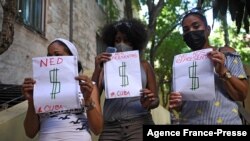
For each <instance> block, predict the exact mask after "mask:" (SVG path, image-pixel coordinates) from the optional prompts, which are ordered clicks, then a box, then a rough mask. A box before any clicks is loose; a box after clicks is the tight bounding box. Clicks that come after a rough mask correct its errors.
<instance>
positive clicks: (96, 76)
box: [91, 67, 102, 83]
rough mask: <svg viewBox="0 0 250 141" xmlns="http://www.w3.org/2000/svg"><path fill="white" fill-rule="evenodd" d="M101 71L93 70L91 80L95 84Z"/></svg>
mask: <svg viewBox="0 0 250 141" xmlns="http://www.w3.org/2000/svg"><path fill="white" fill-rule="evenodd" d="M101 71H102V69H101V68H100V67H95V70H94V72H93V74H92V78H91V80H92V81H95V82H96V83H98V80H99V77H100V74H101Z"/></svg>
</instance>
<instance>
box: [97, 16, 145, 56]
mask: <svg viewBox="0 0 250 141" xmlns="http://www.w3.org/2000/svg"><path fill="white" fill-rule="evenodd" d="M118 31H119V32H121V33H123V34H125V35H126V36H127V38H128V41H129V42H130V43H131V45H132V47H133V50H139V51H141V50H143V48H144V47H145V46H146V44H147V41H148V35H147V30H146V26H145V25H144V24H143V23H142V22H141V21H140V20H138V19H122V20H120V21H116V22H113V23H111V24H107V25H105V26H104V28H103V30H102V37H101V38H102V40H103V42H104V43H105V44H106V45H107V46H112V47H113V46H114V44H115V36H116V34H117V32H118Z"/></svg>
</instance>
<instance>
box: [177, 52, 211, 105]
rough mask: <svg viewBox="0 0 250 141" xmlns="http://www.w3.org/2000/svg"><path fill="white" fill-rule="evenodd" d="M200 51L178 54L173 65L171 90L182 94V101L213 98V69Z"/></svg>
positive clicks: (205, 54) (205, 53) (204, 54)
mask: <svg viewBox="0 0 250 141" xmlns="http://www.w3.org/2000/svg"><path fill="white" fill-rule="evenodd" d="M210 51H212V49H202V50H199V51H193V52H190V53H184V54H179V55H176V56H175V57H174V63H173V90H174V91H175V92H180V93H181V94H182V98H183V100H187V101H202V100H211V99H213V98H214V97H215V84H214V67H213V64H212V62H211V61H210V59H209V58H208V57H207V53H208V52H210Z"/></svg>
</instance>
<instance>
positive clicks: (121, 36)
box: [92, 19, 159, 141]
mask: <svg viewBox="0 0 250 141" xmlns="http://www.w3.org/2000/svg"><path fill="white" fill-rule="evenodd" d="M102 39H103V41H104V43H105V44H106V45H107V46H109V47H114V48H107V52H103V53H101V54H99V55H97V56H96V60H95V70H94V73H93V76H92V80H93V81H95V82H97V86H98V89H99V92H100V94H101V93H102V91H103V90H104V87H105V89H106V88H107V87H106V86H107V83H110V82H109V80H106V81H105V82H106V83H105V82H104V77H105V75H104V69H103V68H104V65H107V64H104V63H107V62H108V61H111V56H112V54H111V53H113V52H114V51H117V52H118V54H120V52H124V53H126V52H128V51H135V50H138V51H139V54H140V55H141V54H142V51H143V49H144V48H145V46H146V43H147V32H146V29H145V26H144V25H143V24H142V23H141V22H140V21H138V20H136V19H132V20H121V21H117V22H114V23H111V24H108V25H106V26H105V27H104V28H103V32H102ZM121 54H122V53H121ZM113 55H114V56H115V55H117V54H116V53H115V54H113ZM128 57H129V56H128ZM117 58H119V57H117ZM120 58H123V57H120ZM125 58H126V57H125ZM138 58H139V63H138V64H139V67H138V68H141V72H140V74H139V75H141V77H140V78H141V80H140V79H139V80H138V81H141V82H142V86H140V88H141V87H142V89H141V91H140V89H139V90H138V92H135V93H138V94H139V96H135V97H123V98H121V97H119V98H112V99H108V98H107V97H106V98H105V102H104V109H103V114H104V129H103V132H102V133H101V135H100V138H99V140H123V141H126V140H130V141H132V140H134V141H140V140H142V136H143V130H142V129H143V124H154V122H153V120H152V116H151V113H150V109H153V108H156V107H157V106H158V105H159V99H158V93H157V90H156V89H157V88H156V79H155V74H154V71H153V69H152V67H151V65H150V64H149V63H148V62H147V61H145V60H141V58H140V57H138ZM122 66H123V65H122ZM123 72H124V71H123ZM117 73H118V72H117ZM113 75H114V74H113ZM124 75H125V74H124ZM130 75H133V74H130ZM137 79H138V78H137ZM120 82H121V81H119V82H118V81H117V82H111V83H113V85H115V84H117V83H120ZM105 84H106V86H105ZM111 91H112V90H111ZM140 93H141V95H140ZM114 94H117V93H114ZM118 94H119V93H118ZM123 94H124V95H127V94H129V93H123Z"/></svg>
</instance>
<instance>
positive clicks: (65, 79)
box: [32, 56, 80, 113]
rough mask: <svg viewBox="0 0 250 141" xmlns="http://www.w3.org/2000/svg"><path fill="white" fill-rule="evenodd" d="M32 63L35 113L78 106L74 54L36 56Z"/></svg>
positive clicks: (77, 85) (76, 72)
mask: <svg viewBox="0 0 250 141" xmlns="http://www.w3.org/2000/svg"><path fill="white" fill-rule="evenodd" d="M32 63H33V78H34V79H35V80H36V83H35V86H34V93H33V95H34V105H35V110H36V113H48V112H55V111H64V110H70V109H76V108H80V101H79V98H78V91H79V84H78V82H77V81H76V80H75V79H74V78H75V77H76V76H77V75H78V71H77V58H76V57H75V56H53V57H37V58H33V59H32Z"/></svg>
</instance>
